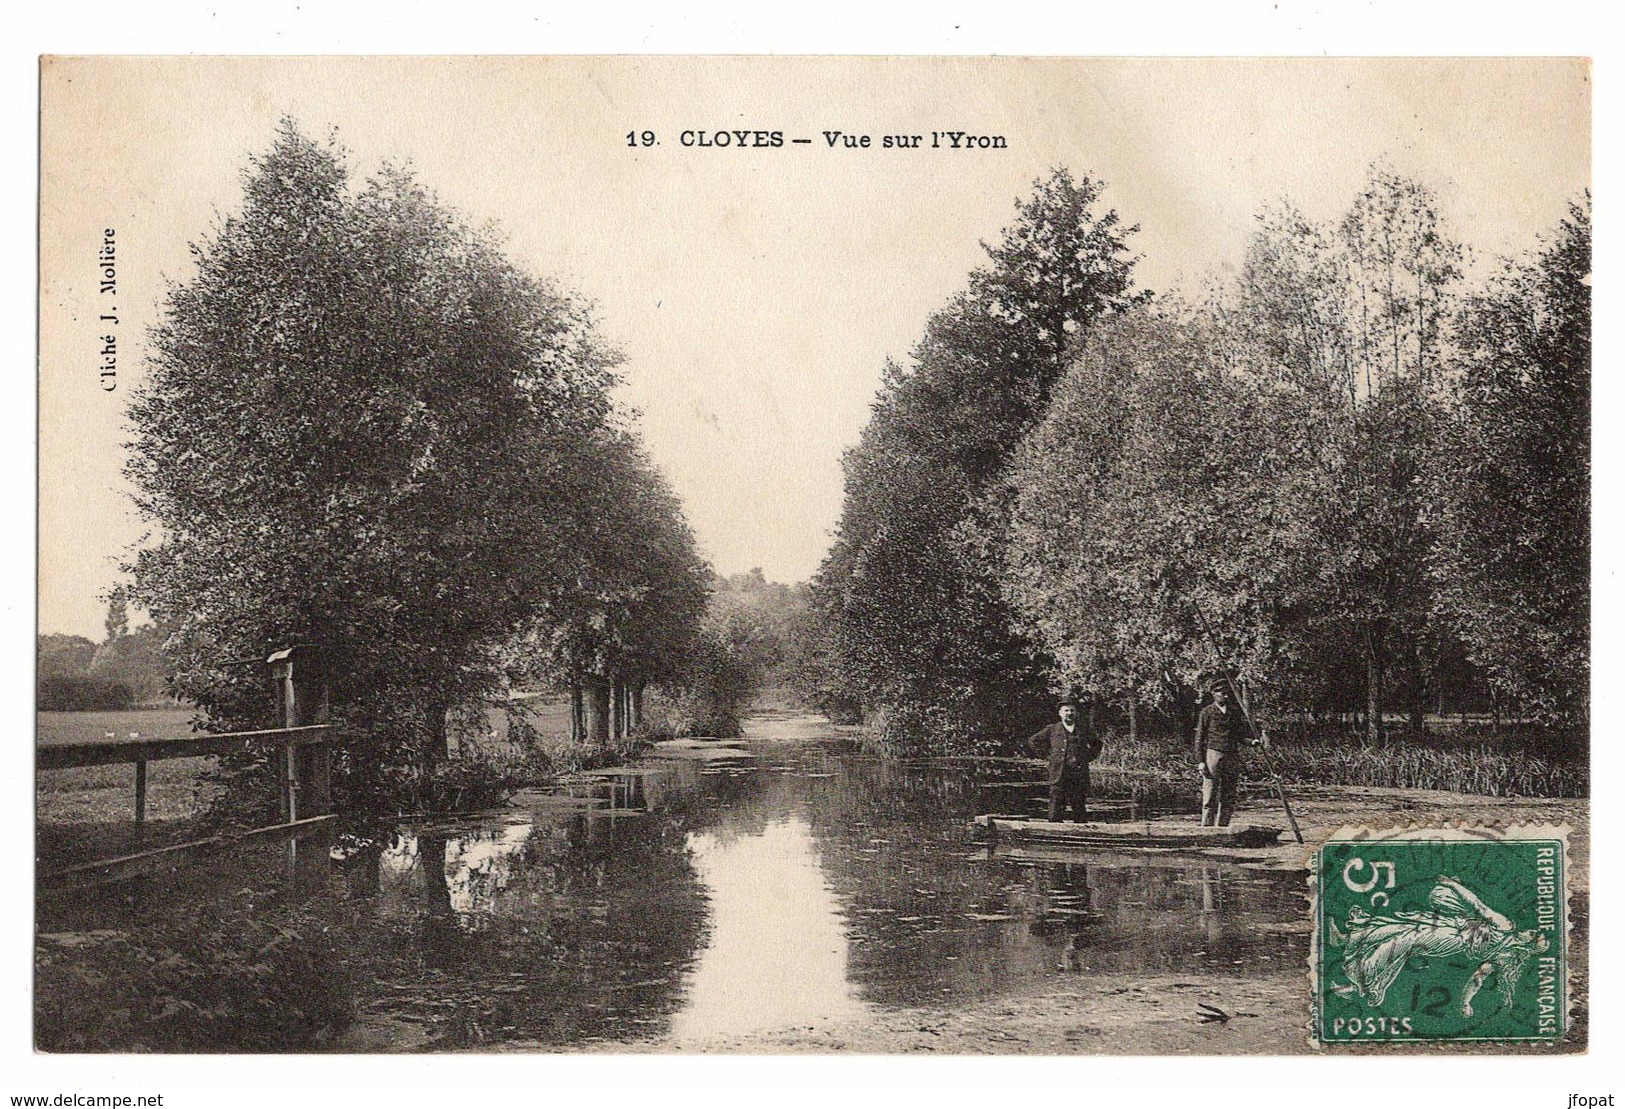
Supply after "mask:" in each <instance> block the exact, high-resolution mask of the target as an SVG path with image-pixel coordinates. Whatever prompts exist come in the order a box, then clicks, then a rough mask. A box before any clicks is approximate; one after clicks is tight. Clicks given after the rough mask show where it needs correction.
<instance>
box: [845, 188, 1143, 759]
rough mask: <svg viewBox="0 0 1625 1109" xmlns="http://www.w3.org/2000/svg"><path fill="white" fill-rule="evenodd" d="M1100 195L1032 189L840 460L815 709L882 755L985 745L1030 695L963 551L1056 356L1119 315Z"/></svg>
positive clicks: (985, 561)
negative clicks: (841, 708) (823, 687)
mask: <svg viewBox="0 0 1625 1109" xmlns="http://www.w3.org/2000/svg"><path fill="white" fill-rule="evenodd" d="M1102 191H1103V187H1102V185H1101V184H1100V183H1099V182H1098V181H1095V180H1093V179H1091V178H1089V177H1087V176H1083V177H1074V176H1073V175H1072V174H1071V173H1069V172H1068V171H1066V170H1064V169H1063V170H1056V171H1055V172H1053V173H1052V174H1051V175H1050V176H1049V177H1048V178H1046V179H1044V180H1041V181H1039V182H1037V183H1036V184H1035V188H1034V192H1033V194H1032V196H1030V197H1029V198H1027V199H1026V200H1023V201H1020V202H1018V204H1017V213H1016V220H1015V222H1014V223H1013V224H1012V225H1011V226H1010V227H1008V228H1007V229H1006V230H1005V231H1004V233H1003V235H1002V237H1001V238H1000V240H999V242H998V243H996V244H993V245H987V244H984V249H985V250H986V252H987V255H988V264H987V265H986V266H984V267H982V268H980V269H978V270H976V271H975V272H973V273H972V274H971V275H970V279H969V282H968V284H967V288H966V289H965V291H964V292H962V293H960V294H959V295H957V296H956V297H954V298H953V300H952V301H951V302H950V303H949V304H948V305H947V307H945V308H943V309H942V310H941V311H939V312H937V313H936V314H935V315H933V316H932V317H931V319H930V321H929V322H928V324H927V326H926V331H925V335H924V337H923V338H922V339H921V341H920V343H919V344H918V345H917V346H916V347H915V349H914V352H913V357H912V359H911V364H910V365H909V366H908V367H898V366H894V365H888V367H887V371H886V374H885V377H884V380H883V383H882V387H881V392H880V396H879V397H878V398H877V400H876V402H875V405H874V414H873V416H872V418H871V420H870V422H869V424H868V426H867V427H866V428H865V430H864V433H863V436H862V439H861V441H860V443H859V445H858V446H857V447H856V448H855V449H853V450H852V451H850V452H849V453H848V455H847V457H846V459H845V462H844V465H845V475H846V501H845V505H844V508H843V511H842V518H841V522H840V525H839V531H838V536H837V540H836V543H835V545H834V548H833V549H832V552H831V554H830V556H829V558H828V559H827V561H826V562H825V564H824V566H823V567H822V568H821V570H820V572H819V575H818V578H817V581H816V583H815V590H814V595H815V603H816V605H817V607H818V610H819V612H820V614H821V615H822V616H823V617H824V619H826V620H828V621H829V622H830V625H831V629H832V630H831V632H830V634H829V636H828V639H827V650H828V653H829V656H830V659H831V664H830V665H829V667H828V670H829V671H830V672H832V673H833V674H834V675H835V677H836V681H835V683H834V684H835V686H836V687H837V688H835V689H833V690H831V693H832V694H833V695H836V696H843V697H846V698H853V699H857V700H860V701H862V702H864V703H866V704H868V705H870V706H872V707H875V708H877V709H878V710H879V711H880V714H881V719H882V721H883V724H884V728H883V732H882V735H883V740H884V742H886V743H887V744H888V745H889V746H891V747H893V748H894V749H901V748H905V747H909V746H913V745H916V744H919V743H922V742H923V743H926V744H928V745H930V746H933V747H935V748H938V749H941V748H943V747H947V746H954V745H967V744H974V743H982V744H988V743H993V742H997V741H999V740H1001V739H1003V738H1006V736H1007V734H1008V733H1009V732H1010V731H1011V730H1012V727H1020V726H1021V724H1022V722H1023V720H1022V717H1023V712H1024V710H1025V711H1027V712H1030V711H1031V701H1032V699H1033V698H1034V696H1035V695H1037V694H1040V693H1042V692H1043V691H1044V690H1045V688H1046V678H1045V675H1044V674H1043V672H1042V671H1041V669H1040V668H1038V667H1037V666H1035V665H1034V664H1033V662H1032V659H1031V657H1030V654H1029V652H1028V650H1027V646H1028V645H1027V644H1026V643H1025V641H1024V640H1023V639H1022V638H1021V637H1020V636H1019V635H1017V634H1015V633H1014V632H1013V631H1012V628H1011V624H1010V617H1009V613H1008V610H1007V609H1006V607H1005V604H1004V601H1003V598H1002V596H1001V594H1000V591H999V588H998V584H997V574H998V567H997V565H996V560H994V559H991V558H990V557H988V555H987V551H988V549H989V544H988V543H987V542H985V541H978V537H979V536H984V535H985V533H986V532H987V530H988V526H987V525H988V522H989V521H991V525H992V527H993V529H994V530H995V531H996V529H997V526H998V523H997V522H998V520H999V519H1000V518H1001V513H1000V508H999V506H998V505H996V504H995V505H987V504H984V503H982V498H983V497H984V495H985V494H986V493H987V492H988V491H989V488H990V485H991V483H993V482H994V480H995V479H996V478H997V476H998V475H999V473H1000V472H1001V470H1002V468H1003V466H1004V465H1005V463H1006V460H1007V459H1008V457H1009V455H1010V452H1011V450H1012V449H1013V448H1014V446H1015V444H1016V443H1017V442H1018V441H1019V439H1020V438H1021V436H1022V434H1023V433H1024V432H1025V431H1026V430H1027V428H1028V427H1030V426H1031V424H1032V423H1033V421H1034V420H1036V419H1037V418H1038V417H1039V416H1041V415H1042V413H1043V411H1044V408H1045V405H1046V404H1047V403H1048V399H1049V393H1050V390H1051V388H1052V387H1053V385H1054V383H1055V382H1056V380H1057V379H1058V378H1059V377H1060V375H1061V373H1062V372H1063V370H1064V369H1065V366H1066V364H1067V360H1068V357H1069V351H1070V350H1071V348H1072V346H1073V344H1075V343H1076V342H1077V341H1078V340H1079V339H1080V338H1081V337H1082V336H1083V335H1084V334H1086V333H1087V332H1088V331H1089V330H1090V329H1091V328H1092V327H1093V326H1094V325H1095V324H1096V323H1097V322H1098V321H1099V320H1100V319H1102V318H1104V317H1105V316H1107V315H1109V314H1111V313H1112V312H1115V311H1118V310H1120V309H1121V308H1123V307H1125V306H1126V305H1128V304H1130V303H1132V302H1133V301H1134V299H1135V294H1134V292H1133V289H1132V278H1131V273H1132V269H1133V264H1134V259H1133V257H1132V255H1131V254H1130V251H1129V247H1128V237H1129V235H1130V234H1131V233H1132V231H1133V230H1134V229H1133V228H1125V227H1122V226H1121V225H1120V220H1119V218H1118V216H1117V214H1116V213H1115V212H1113V211H1104V212H1101V211H1098V208H1099V206H1100V198H1101V194H1102ZM994 545H996V543H995V544H994Z"/></svg>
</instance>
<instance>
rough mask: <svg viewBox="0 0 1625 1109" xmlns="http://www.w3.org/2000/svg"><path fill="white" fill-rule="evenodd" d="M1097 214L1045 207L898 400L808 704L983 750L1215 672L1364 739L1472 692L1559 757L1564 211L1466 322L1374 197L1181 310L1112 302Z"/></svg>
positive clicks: (1118, 287)
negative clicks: (1069, 701) (1089, 705)
mask: <svg viewBox="0 0 1625 1109" xmlns="http://www.w3.org/2000/svg"><path fill="white" fill-rule="evenodd" d="M1099 196H1100V186H1099V185H1098V183H1095V182H1092V181H1089V180H1088V179H1087V178H1085V179H1082V180H1081V181H1079V180H1075V179H1074V178H1073V177H1072V176H1071V175H1069V174H1067V173H1065V172H1064V171H1063V172H1058V173H1056V174H1055V175H1053V176H1052V177H1051V178H1050V179H1049V180H1047V181H1044V182H1041V183H1040V184H1039V187H1038V190H1037V192H1036V194H1035V196H1034V197H1033V198H1032V199H1031V200H1029V201H1027V202H1025V203H1023V204H1022V205H1021V206H1020V208H1019V210H1018V220H1017V222H1016V223H1015V224H1014V225H1013V226H1012V228H1010V229H1009V230H1007V231H1006V232H1005V234H1004V238H1003V240H1002V242H1001V243H1000V244H999V245H998V246H996V247H989V248H987V249H988V254H989V258H990V262H989V265H988V266H987V267H986V268H984V269H983V270H979V271H977V272H976V273H974V274H972V275H971V279H970V283H969V290H968V292H967V293H965V294H964V295H962V296H961V297H960V298H959V299H957V300H956V301H955V302H954V303H953V304H952V305H950V307H949V308H948V309H946V310H945V311H944V312H942V313H939V314H938V316H936V317H934V318H933V319H932V320H931V322H930V324H929V325H928V328H927V334H926V337H925V339H924V340H923V341H922V342H921V344H920V345H919V346H918V347H917V348H916V350H915V352H914V360H913V365H912V366H911V367H910V368H909V369H908V370H907V371H903V370H900V369H898V368H896V367H888V370H887V375H886V380H885V384H884V386H883V388H882V391H881V395H880V397H879V399H878V400H877V402H876V405H875V412H874V417H873V419H872V420H871V422H870V424H869V426H868V428H867V429H866V430H865V433H864V436H863V439H862V442H861V443H860V445H859V446H858V447H857V448H856V449H854V450H853V451H852V452H850V454H849V455H848V457H847V460H846V473H847V501H846V506H845V511H844V513H843V517H842V520H841V525H840V531H839V537H838V540H837V543H836V545H835V548H834V549H833V551H832V553H831V555H830V557H829V559H828V560H827V561H826V563H825V565H824V566H823V567H822V569H821V570H820V573H819V576H818V579H817V581H816V583H815V597H816V600H817V603H818V605H819V607H820V609H821V611H822V613H823V614H824V616H825V617H826V619H827V620H828V626H827V631H826V632H825V634H824V637H823V641H822V643H821V645H820V648H821V649H820V651H819V652H818V660H819V664H818V666H817V668H816V673H815V679H816V682H817V684H818V685H819V687H820V689H821V691H822V693H823V695H824V697H825V698H826V700H827V701H828V702H829V703H831V704H835V705H842V706H843V707H847V708H850V707H852V706H853V705H856V704H861V705H863V706H865V707H867V708H869V709H878V710H880V722H881V725H882V727H881V734H882V736H883V738H884V740H885V741H886V742H887V743H889V744H890V745H892V746H893V747H898V748H906V747H909V746H914V745H919V744H922V743H923V744H925V745H927V746H930V747H935V748H941V747H944V746H946V747H965V746H977V745H988V744H991V743H996V742H999V741H1001V740H1003V739H1006V738H1008V737H1010V736H1011V735H1013V734H1020V732H1021V729H1023V728H1026V727H1027V726H1028V725H1029V723H1030V722H1031V718H1032V717H1034V716H1036V715H1037V713H1038V712H1040V711H1042V704H1043V699H1044V696H1045V695H1046V694H1047V693H1049V692H1050V691H1052V690H1057V689H1061V688H1070V689H1073V690H1075V691H1079V692H1087V693H1092V694H1095V695H1098V696H1101V697H1105V698H1109V699H1111V700H1113V701H1118V700H1127V701H1129V702H1130V703H1131V704H1150V705H1157V706H1163V707H1166V708H1171V709H1173V710H1175V714H1176V715H1180V716H1186V717H1188V715H1189V713H1190V712H1191V710H1192V709H1193V707H1194V704H1195V693H1194V687H1195V685H1196V683H1197V681H1198V679H1199V677H1200V676H1201V675H1202V674H1212V673H1214V672H1215V671H1216V670H1217V668H1218V666H1219V665H1220V657H1221V655H1222V656H1223V657H1224V659H1225V660H1226V661H1228V663H1229V664H1230V665H1231V666H1233V667H1234V668H1235V669H1236V670H1237V671H1238V672H1239V674H1240V676H1241V677H1242V678H1243V679H1244V680H1246V681H1248V682H1249V684H1250V685H1251V686H1252V687H1253V688H1254V689H1255V690H1257V691H1259V694H1260V696H1261V698H1262V699H1263V700H1265V701H1267V703H1268V707H1269V708H1271V709H1273V710H1274V711H1276V712H1283V711H1288V710H1295V711H1303V712H1318V713H1327V714H1353V713H1358V714H1359V715H1360V716H1361V718H1362V719H1363V721H1364V725H1365V728H1366V729H1367V733H1368V735H1369V736H1370V737H1371V738H1378V737H1380V736H1381V734H1382V731H1383V727H1384V723H1383V721H1384V714H1385V712H1386V711H1387V710H1389V709H1390V708H1395V707H1398V708H1404V709H1407V710H1409V711H1410V712H1411V713H1412V715H1413V717H1414V718H1415V719H1416V720H1417V721H1418V722H1419V721H1420V718H1421V714H1422V713H1423V712H1424V711H1425V708H1426V706H1427V705H1428V704H1429V703H1430V702H1431V701H1433V700H1434V698H1435V697H1436V695H1437V694H1438V693H1439V691H1440V690H1441V689H1443V688H1445V687H1446V686H1447V685H1448V686H1453V687H1456V688H1457V689H1458V691H1459V687H1461V686H1462V685H1463V683H1464V682H1471V681H1474V680H1476V681H1477V682H1479V683H1480V684H1481V687H1483V688H1487V690H1488V691H1490V692H1491V693H1493V694H1494V695H1495V696H1496V697H1497V698H1498V700H1499V701H1500V702H1501V703H1504V704H1515V705H1516V706H1517V707H1518V708H1519V710H1520V711H1522V712H1524V713H1526V714H1532V715H1536V716H1539V717H1541V718H1542V719H1545V720H1547V721H1549V722H1554V723H1565V724H1583V722H1584V718H1585V713H1586V695H1587V684H1588V626H1589V625H1588V612H1587V605H1588V596H1589V590H1588V562H1589V531H1588V526H1589V525H1588V518H1589V446H1588V436H1589V430H1588V409H1589V403H1588V402H1589V375H1590V345H1589V344H1590V339H1589V334H1590V293H1589V284H1588V281H1589V272H1590V222H1589V209H1588V204H1587V205H1578V204H1577V205H1575V206H1574V207H1573V209H1572V211H1571V213H1570V216H1569V218H1568V219H1567V220H1566V221H1565V222H1564V223H1563V224H1562V226H1561V227H1560V228H1559V229H1558V231H1557V233H1556V235H1555V236H1554V237H1553V238H1552V240H1551V241H1550V242H1548V243H1547V244H1545V246H1544V247H1543V248H1542V249H1541V250H1539V251H1538V252H1537V253H1535V254H1534V255H1533V256H1531V257H1528V258H1526V259H1523V260H1520V261H1517V262H1509V263H1507V265H1506V267H1505V268H1504V270H1503V271H1502V272H1501V273H1499V274H1498V275H1497V276H1496V277H1495V278H1494V279H1493V280H1491V281H1489V282H1488V283H1487V284H1486V285H1484V286H1483V287H1481V288H1478V289H1468V288H1466V287H1465V280H1464V277H1463V270H1464V268H1465V266H1464V254H1465V252H1464V250H1463V248H1462V247H1461V246H1460V245H1459V244H1457V243H1455V242H1454V241H1452V239H1451V238H1450V237H1449V234H1448V232H1447V230H1446V228H1445V227H1444V226H1443V225H1442V223H1441V221H1440V219H1439V217H1438V215H1437V213H1436V210H1435V207H1434V204H1433V201H1432V198H1431V196H1430V195H1429V194H1428V192H1427V190H1426V189H1425V188H1424V187H1422V186H1421V185H1419V184H1418V183H1416V182H1414V181H1410V180H1406V179H1403V178H1401V177H1398V176H1396V175H1394V174H1392V173H1390V172H1386V171H1382V170H1377V171H1374V172H1373V174H1372V176H1371V177H1370V179H1369V182H1368V184H1367V186H1366V187H1365V189H1364V190H1363V191H1362V193H1361V194H1360V195H1359V196H1358V197H1357V198H1356V200H1355V202H1354V203H1353V205H1352V206H1351V207H1350V209H1349V211H1348V212H1347V214H1346V215H1345V216H1344V217H1343V218H1342V219H1341V220H1339V221H1337V222H1336V223H1334V224H1330V225H1324V226H1323V225H1318V224H1316V223H1314V222H1313V221H1310V220H1309V219H1307V218H1305V217H1304V216H1303V215H1302V214H1301V213H1299V212H1297V211H1295V210H1293V209H1291V208H1290V207H1288V208H1283V209H1281V210H1279V211H1275V212H1271V213H1267V214H1265V215H1263V216H1261V217H1260V220H1259V225H1258V228H1257V231H1256V233H1255V236H1254V239H1253V242H1252V246H1251V249H1250V251H1249V254H1248V258H1247V262H1246V265H1245V267H1244V268H1243V270H1242V272H1241V274H1240V276H1239V277H1238V278H1237V279H1236V280H1235V281H1234V282H1232V283H1231V284H1229V285H1228V286H1223V287H1218V288H1214V289H1213V290H1211V291H1210V292H1209V293H1208V295H1207V296H1206V297H1205V299H1203V300H1202V301H1201V302H1199V303H1194V304H1192V303H1183V302H1180V301H1178V300H1175V299H1172V298H1158V299H1155V300H1153V299H1151V298H1150V297H1148V296H1146V295H1144V294H1138V295H1137V294H1135V293H1133V292H1132V290H1131V285H1130V275H1131V271H1132V264H1133V259H1132V258H1131V257H1130V256H1129V254H1128V251H1127V247H1126V244H1125V241H1124V235H1125V234H1126V233H1120V232H1119V231H1118V230H1117V220H1116V217H1115V215H1114V214H1113V213H1110V212H1107V213H1105V214H1096V205H1097V203H1098V200H1099ZM1209 628H1211V634H1210V632H1209Z"/></svg>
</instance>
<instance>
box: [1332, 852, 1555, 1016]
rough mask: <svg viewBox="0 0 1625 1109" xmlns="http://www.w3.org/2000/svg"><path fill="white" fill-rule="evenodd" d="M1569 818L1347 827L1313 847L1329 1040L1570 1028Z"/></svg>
mask: <svg viewBox="0 0 1625 1109" xmlns="http://www.w3.org/2000/svg"><path fill="white" fill-rule="evenodd" d="M1567 831H1568V829H1567V828H1554V827H1520V828H1512V829H1507V830H1490V829H1467V828H1457V829H1439V828H1432V829H1414V828H1413V829H1406V830H1399V831H1391V832H1383V833H1374V832H1370V831H1366V830H1354V829H1346V830H1344V831H1341V832H1339V833H1338V834H1337V835H1335V836H1333V837H1332V838H1331V839H1329V840H1327V841H1326V842H1325V843H1324V844H1323V845H1322V846H1321V847H1320V848H1319V849H1318V850H1317V851H1316V853H1315V865H1314V873H1315V882H1314V886H1315V905H1314V918H1315V931H1314V937H1315V938H1314V943H1313V946H1312V949H1311V955H1310V963H1311V968H1312V974H1313V978H1314V1037H1315V1039H1316V1040H1318V1041H1319V1042H1321V1043H1323V1044H1340V1043H1373V1042H1383V1041H1387V1042H1404V1043H1416V1042H1419V1041H1436V1042H1472V1041H1491V1042H1495V1041H1500V1042H1512V1041H1526V1040H1532V1041H1551V1042H1557V1041H1560V1040H1562V1038H1563V1035H1564V1033H1565V1032H1566V1031H1567V1027H1568V892H1567V890H1568V886H1567V883H1568V872H1567V865H1568V858H1567V843H1568V840H1567Z"/></svg>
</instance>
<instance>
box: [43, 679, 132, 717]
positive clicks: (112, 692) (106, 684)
mask: <svg viewBox="0 0 1625 1109" xmlns="http://www.w3.org/2000/svg"><path fill="white" fill-rule="evenodd" d="M134 703H135V693H134V691H132V690H131V689H130V687H129V686H127V685H125V684H124V683H123V682H118V681H112V680H109V679H107V678H92V677H90V676H89V675H83V674H47V675H46V676H44V677H42V678H40V680H39V686H38V687H37V691H36V696H35V701H34V704H35V707H36V708H37V709H38V710H39V711H40V712H106V711H112V710H117V709H127V708H129V707H130V706H131V705H133V704H134Z"/></svg>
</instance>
